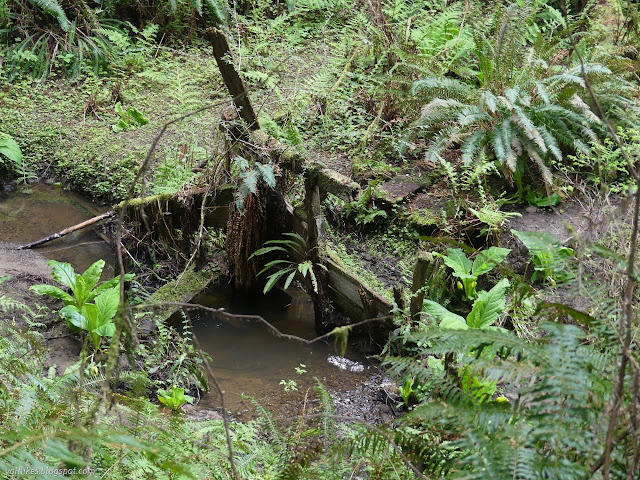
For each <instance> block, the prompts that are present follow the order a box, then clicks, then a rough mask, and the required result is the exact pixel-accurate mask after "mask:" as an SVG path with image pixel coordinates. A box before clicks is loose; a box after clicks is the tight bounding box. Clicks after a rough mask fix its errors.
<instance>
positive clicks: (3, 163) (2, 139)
mask: <svg viewBox="0 0 640 480" xmlns="http://www.w3.org/2000/svg"><path fill="white" fill-rule="evenodd" d="M7 160H8V161H9V163H7ZM0 169H5V170H9V171H14V172H18V171H20V170H21V169H22V151H21V150H20V146H19V145H18V143H17V142H16V141H15V140H14V139H13V138H11V136H10V135H7V134H6V133H2V132H0Z"/></svg>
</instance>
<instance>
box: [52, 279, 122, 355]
mask: <svg viewBox="0 0 640 480" xmlns="http://www.w3.org/2000/svg"><path fill="white" fill-rule="evenodd" d="M119 305H120V288H119V286H117V285H116V286H114V287H112V288H110V289H108V290H105V291H103V292H102V293H100V294H99V295H98V296H97V297H95V303H84V304H83V305H82V307H81V308H77V307H76V306H75V305H67V306H66V307H64V308H63V309H62V310H60V314H61V315H62V316H63V317H64V318H66V319H67V321H68V322H69V324H70V325H73V326H74V327H76V328H79V329H80V330H85V331H86V332H87V333H88V334H89V336H90V337H91V339H92V340H93V345H94V347H95V349H96V350H98V348H99V347H100V339H101V338H102V337H112V336H113V333H114V332H115V331H116V325H115V323H113V318H114V317H115V316H116V313H117V312H118V306H119Z"/></svg>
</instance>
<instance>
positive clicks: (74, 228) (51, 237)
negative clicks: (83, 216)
mask: <svg viewBox="0 0 640 480" xmlns="http://www.w3.org/2000/svg"><path fill="white" fill-rule="evenodd" d="M114 214H115V211H113V210H109V211H108V212H106V213H103V214H101V215H98V216H96V217H93V218H90V219H89V220H86V221H84V222H82V223H78V224H77V225H73V226H71V227H68V228H65V229H64V230H60V231H59V232H56V233H53V234H51V235H48V236H46V237H44V238H41V239H40V240H36V241H35V242H31V243H25V244H24V245H20V246H19V247H16V248H15V250H24V249H27V248H33V247H37V246H38V245H42V244H43V243H47V242H50V241H51V240H55V239H56V238H60V237H64V236H65V235H67V234H69V233H72V232H76V231H78V230H82V229H83V228H86V227H88V226H90V225H93V224H94V223H97V222H99V221H100V220H104V219H105V218H109V217H111V216H113V215H114Z"/></svg>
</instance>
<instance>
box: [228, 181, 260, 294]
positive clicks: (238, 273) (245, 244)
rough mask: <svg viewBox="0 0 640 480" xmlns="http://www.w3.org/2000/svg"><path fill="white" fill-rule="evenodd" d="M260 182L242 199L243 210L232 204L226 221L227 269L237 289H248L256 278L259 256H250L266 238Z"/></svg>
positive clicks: (258, 268)
mask: <svg viewBox="0 0 640 480" xmlns="http://www.w3.org/2000/svg"><path fill="white" fill-rule="evenodd" d="M266 188H267V187H266V186H264V185H260V186H259V187H258V188H257V189H256V193H250V194H249V195H247V196H246V197H245V199H244V205H243V208H242V211H240V210H238V207H237V205H236V204H235V203H232V204H231V207H230V210H229V220H228V222H227V259H228V261H229V273H230V274H231V277H232V278H233V281H234V284H235V287H236V288H237V289H242V290H249V289H250V288H251V287H252V286H253V285H254V284H255V282H256V277H257V276H258V271H259V270H260V260H259V259H258V258H256V257H254V258H251V259H249V257H250V256H251V254H252V253H253V252H255V251H256V250H258V249H259V248H260V247H261V246H262V244H263V243H264V241H265V240H266V238H265V237H266V235H265V233H266V223H267V222H266V218H267V217H266V207H265V205H264V203H265V202H264V198H265V191H264V190H265V189H266Z"/></svg>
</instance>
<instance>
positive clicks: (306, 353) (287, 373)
mask: <svg viewBox="0 0 640 480" xmlns="http://www.w3.org/2000/svg"><path fill="white" fill-rule="evenodd" d="M29 189H30V192H29V193H19V192H13V193H11V194H6V195H4V196H3V197H2V198H0V214H1V215H2V218H0V238H2V239H3V240H5V239H6V240H8V241H9V242H12V243H0V277H3V276H8V277H9V278H8V279H7V280H6V281H5V282H2V283H1V284H0V295H6V296H7V297H10V298H12V299H13V300H15V301H18V302H20V303H23V304H26V305H31V306H33V305H44V306H47V307H49V308H50V309H51V311H48V312H46V317H43V319H42V322H43V323H44V325H45V327H46V329H45V330H44V331H42V333H43V335H44V337H43V338H44V340H45V344H46V347H47V348H48V349H49V351H50V354H49V358H48V361H47V363H46V365H45V367H47V368H48V367H51V366H54V365H55V366H56V367H57V372H58V373H62V372H63V371H64V370H65V369H66V368H67V367H68V366H70V365H72V364H74V363H75V362H76V361H77V360H78V356H79V354H80V350H81V347H82V345H81V342H80V340H79V338H78V336H77V335H76V334H73V333H70V332H69V331H68V328H67V327H66V324H64V323H63V322H59V321H58V320H57V313H54V312H53V311H54V310H57V309H58V308H59V307H60V302H59V301H56V300H53V299H49V298H48V297H40V296H37V295H35V294H34V293H33V292H31V291H30V290H29V287H30V286H32V285H34V284H39V283H54V282H53V280H52V278H51V268H50V267H49V266H48V265H47V261H48V260H49V259H55V260H58V261H62V262H68V263H70V264H71V265H72V266H73V267H74V269H75V271H76V272H83V271H84V270H85V269H86V268H88V266H89V265H91V264H92V263H93V262H95V261H96V260H98V259H101V258H102V259H105V260H106V263H107V267H106V268H105V271H106V272H107V273H106V274H105V278H106V277H111V276H113V272H114V269H113V266H114V263H115V258H114V252H113V250H112V249H111V247H110V246H109V245H107V244H106V243H105V242H104V241H103V240H102V239H101V238H100V237H99V236H98V235H97V234H96V232H95V231H93V228H91V229H85V230H82V231H79V232H74V233H73V234H70V235H69V236H66V237H62V238H59V239H56V240H54V241H52V242H50V243H48V244H46V245H44V246H41V247H39V248H37V249H33V250H14V248H15V246H17V245H18V244H21V243H24V242H29V241H33V240H35V239H38V238H40V237H43V236H45V235H48V234H50V233H52V232H54V231H58V230H61V229H62V228H65V227H68V226H69V225H73V224H75V223H79V222H82V221H84V220H86V219H87V218H90V217H91V216H93V215H94V214H95V213H97V212H99V209H98V208H97V207H96V206H95V205H92V204H91V203H90V202H88V201H87V200H86V199H84V198H82V197H80V196H78V195H75V194H73V193H70V192H66V191H64V190H62V189H60V188H58V187H55V186H51V185H44V184H33V185H31V186H30V187H29ZM216 288H217V291H214V292H213V293H209V294H208V295H204V296H201V297H200V298H196V299H195V303H201V304H203V305H209V306H216V307H224V308H226V309H228V310H229V311H230V312H243V313H252V314H260V315H263V316H265V318H267V319H268V320H269V321H270V322H272V323H273V324H274V326H276V328H279V329H280V330H281V331H283V333H288V334H292V335H298V336H300V337H303V338H307V339H311V338H313V337H315V331H314V323H313V307H312V304H311V301H310V299H309V297H308V296H307V295H306V294H304V293H302V292H300V291H294V292H292V293H291V296H289V295H287V294H283V295H282V296H280V298H279V299H278V300H277V301H275V302H274V301H273V300H272V299H270V298H254V299H244V302H243V303H241V304H238V303H237V302H236V303H235V304H234V303H233V302H231V300H230V299H231V293H230V291H229V290H225V289H224V288H223V287H219V286H218V287H216ZM283 302H284V303H283ZM13 318H14V320H15V321H20V320H19V318H20V317H19V314H18V313H17V312H16V313H15V314H14V315H13ZM191 319H192V321H193V331H194V333H195V335H196V336H197V338H198V341H199V343H200V345H201V346H202V348H203V350H205V351H206V352H208V353H209V354H210V355H211V356H212V358H213V363H212V366H213V369H214V372H215V373H216V375H217V376H219V380H220V381H221V383H223V389H224V390H225V391H226V392H227V393H226V395H225V400H226V402H227V405H228V408H229V409H230V410H231V411H232V413H233V415H234V416H235V417H236V418H238V419H243V418H250V417H252V416H253V415H254V413H255V405H254V404H253V403H252V402H251V400H249V399H248V398H246V397H243V394H247V395H249V396H251V397H253V398H255V399H256V401H257V402H258V403H259V404H260V405H262V406H263V407H265V408H267V409H268V410H270V411H273V412H274V413H275V414H276V415H277V416H278V417H280V418H287V417H291V416H294V415H298V414H300V411H301V408H303V406H304V405H305V403H306V402H307V401H309V398H311V397H312V396H313V395H311V393H310V392H313V389H314V386H315V385H316V379H317V381H319V382H321V383H322V384H323V385H324V387H325V388H326V389H327V390H328V391H329V392H330V393H331V394H332V396H333V397H334V398H335V399H336V400H335V401H336V408H337V409H338V411H339V412H340V411H341V410H340V409H341V408H343V411H344V414H345V415H349V416H353V417H354V418H357V419H361V420H365V419H367V420H374V421H375V422H376V423H379V422H383V421H387V420H388V419H389V418H392V417H393V415H394V413H393V410H392V408H391V407H390V406H388V405H387V403H389V402H388V400H389V398H388V395H386V394H383V393H381V392H382V391H383V390H384V391H391V387H390V385H391V384H392V382H391V381H389V380H388V379H384V378H383V377H382V376H381V375H380V373H379V371H378V369H377V366H376V365H375V363H372V362H371V361H369V360H368V359H367V358H366V357H365V356H364V355H362V354H360V353H358V352H357V351H355V350H353V349H351V350H348V353H347V354H346V356H347V357H348V359H347V360H344V359H341V358H340V356H339V354H338V353H337V350H336V348H335V347H334V345H333V341H329V342H324V343H320V342H318V343H317V344H313V345H311V346H308V345H304V344H297V343H295V342H292V341H290V340H283V339H278V338H276V337H274V336H273V335H272V334H271V333H269V332H268V331H266V329H265V328H264V327H263V326H260V325H243V324H237V323H235V324H230V323H228V322H220V321H218V320H216V319H213V318H207V316H206V314H205V313H196V314H195V315H192V318H191ZM301 364H302V365H304V367H301V366H300V365H301ZM296 367H298V368H299V369H303V370H306V372H304V373H302V374H300V375H299V374H297V373H296V370H295V368H296ZM291 381H293V382H296V384H295V388H294V384H293V383H291ZM282 382H285V383H284V384H283V383H282ZM285 387H287V388H286V390H285ZM308 395H309V397H307V396H308ZM305 399H306V400H305ZM378 399H380V401H378ZM219 407H220V403H219V399H218V398H216V395H215V394H213V393H208V394H206V395H205V396H204V397H203V398H202V399H201V400H200V402H199V404H198V405H196V406H192V407H187V408H186V410H187V412H188V413H187V415H188V416H189V417H190V418H212V417H216V416H217V413H215V412H216V411H217V410H218V409H219Z"/></svg>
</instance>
